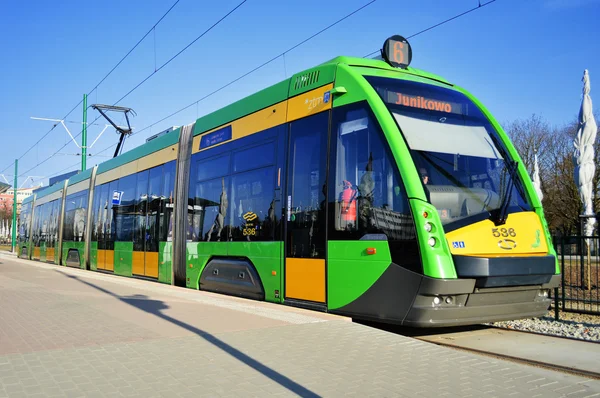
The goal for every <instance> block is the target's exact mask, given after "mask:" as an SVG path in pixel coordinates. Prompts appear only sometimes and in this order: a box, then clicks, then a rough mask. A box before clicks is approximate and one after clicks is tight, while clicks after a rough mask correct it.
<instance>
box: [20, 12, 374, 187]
mask: <svg viewBox="0 0 600 398" xmlns="http://www.w3.org/2000/svg"><path fill="white" fill-rule="evenodd" d="M246 1H248V0H243V1H242V2H240V3H239V4H238V5H237V6H235V7H234V8H233V9H232V10H230V11H229V12H228V13H227V14H225V15H224V16H223V17H221V18H220V19H219V20H218V21H217V22H215V23H214V24H213V25H211V26H210V27H209V28H208V29H206V30H205V31H204V32H202V33H201V34H200V35H199V36H198V37H196V38H195V39H194V40H192V42H190V43H189V44H188V45H186V46H185V47H184V48H183V49H182V50H181V51H179V52H178V53H177V54H175V55H174V56H172V57H171V58H169V60H168V61H166V62H165V63H163V64H162V65H161V66H160V67H159V68H158V69H157V70H155V71H154V72H152V73H151V74H150V75H148V76H147V77H146V78H145V79H144V80H142V81H141V82H140V83H138V84H137V85H136V86H135V87H134V88H133V89H131V90H129V92H127V94H125V95H124V96H123V97H121V98H120V99H119V100H117V101H116V102H115V103H114V104H113V105H116V104H117V103H119V101H122V100H123V99H125V98H126V97H127V96H129V95H130V94H131V93H132V92H134V91H135V90H136V89H138V88H139V87H140V86H141V85H142V84H144V83H145V82H146V81H147V80H148V79H150V78H151V77H152V76H154V75H155V74H156V73H157V72H158V71H160V70H161V69H163V68H164V67H165V66H167V65H168V64H169V63H171V62H172V61H173V60H174V59H175V58H177V57H178V56H179V55H181V54H182V53H183V52H184V51H185V50H187V49H188V48H189V47H190V46H191V45H193V44H194V43H195V42H197V41H198V40H199V39H200V38H201V37H203V36H204V35H206V34H207V33H208V32H210V31H211V30H212V29H213V28H215V27H216V26H217V25H218V24H220V23H221V22H222V21H223V20H225V19H226V18H227V17H228V16H229V15H231V14H232V13H233V12H234V11H235V10H237V9H238V8H239V7H240V6H242V5H243V4H244V3H245V2H246ZM373 1H375V0H373ZM98 119H100V116H98V117H96V119H94V120H93V121H92V122H91V123H95V122H96V121H97V120H98ZM81 133H82V131H80V132H79V133H78V134H76V135H75V136H74V137H73V138H77V137H79V136H80V135H81ZM67 145H69V142H67V143H66V144H65V145H63V146H62V147H60V148H59V149H58V150H57V151H56V152H54V153H53V154H52V155H50V156H49V157H47V158H46V159H44V160H42V161H41V162H39V163H38V164H36V165H35V166H33V167H32V168H30V169H29V170H27V171H25V172H24V173H22V174H21V175H19V177H22V176H23V175H25V174H27V173H28V172H30V171H31V170H34V169H35V168H37V167H39V166H41V165H42V164H44V163H46V162H47V161H48V160H50V159H52V158H53V157H54V156H55V155H56V154H58V153H59V152H60V151H61V150H62V149H64V148H65V147H66V146H67ZM9 167H10V166H9Z"/></svg>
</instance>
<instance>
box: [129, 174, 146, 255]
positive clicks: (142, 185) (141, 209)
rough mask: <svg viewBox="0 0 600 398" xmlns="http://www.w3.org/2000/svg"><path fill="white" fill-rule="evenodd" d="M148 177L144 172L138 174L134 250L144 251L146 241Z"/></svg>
mask: <svg viewBox="0 0 600 398" xmlns="http://www.w3.org/2000/svg"><path fill="white" fill-rule="evenodd" d="M148 175H149V171H148V170H144V171H141V172H139V173H137V174H136V190H135V199H134V212H135V215H134V217H133V221H134V229H133V250H134V251H144V250H145V241H146V238H147V237H146V213H147V210H148Z"/></svg>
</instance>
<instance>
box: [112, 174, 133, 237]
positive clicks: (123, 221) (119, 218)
mask: <svg viewBox="0 0 600 398" xmlns="http://www.w3.org/2000/svg"><path fill="white" fill-rule="evenodd" d="M136 186H137V184H136V175H135V174H132V175H129V176H127V177H124V178H121V179H120V180H119V188H118V189H119V191H121V192H123V194H122V195H121V203H120V204H119V205H113V208H114V209H115V214H116V220H115V223H116V234H117V236H116V240H117V241H118V242H133V229H134V219H135V195H136Z"/></svg>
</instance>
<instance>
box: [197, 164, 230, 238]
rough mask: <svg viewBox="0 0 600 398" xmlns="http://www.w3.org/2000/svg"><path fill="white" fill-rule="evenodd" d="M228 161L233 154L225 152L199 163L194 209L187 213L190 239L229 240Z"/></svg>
mask: <svg viewBox="0 0 600 398" xmlns="http://www.w3.org/2000/svg"><path fill="white" fill-rule="evenodd" d="M229 161H230V155H229V154H225V155H222V156H219V157H217V158H211V159H207V160H203V161H199V162H197V163H196V183H195V184H194V185H192V186H190V191H191V192H190V196H191V203H190V205H191V206H193V212H192V213H190V212H188V232H187V240H188V241H192V242H198V241H210V242H221V241H222V242H224V241H227V240H229V228H228V226H227V224H228V221H229V220H228V219H227V218H228V217H227V213H228V209H229V205H230V204H229V200H230V199H229V198H230V192H229V183H230V178H229V176H228V174H229V163H230V162H229ZM215 177H216V178H215ZM192 190H193V191H192Z"/></svg>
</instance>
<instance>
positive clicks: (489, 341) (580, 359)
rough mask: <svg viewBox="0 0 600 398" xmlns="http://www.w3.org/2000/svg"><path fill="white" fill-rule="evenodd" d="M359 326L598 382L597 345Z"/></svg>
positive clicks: (491, 332)
mask: <svg viewBox="0 0 600 398" xmlns="http://www.w3.org/2000/svg"><path fill="white" fill-rule="evenodd" d="M361 323H362V322H361ZM362 324H364V325H366V326H369V327H375V328H378V329H381V330H385V331H387V332H390V333H396V334H401V335H403V336H406V337H412V338H415V339H417V340H420V341H424V342H427V343H432V344H436V345H439V346H443V347H447V348H452V349H455V350H458V351H463V352H470V353H473V354H477V355H485V356H489V357H494V358H498V359H502V360H506V361H511V362H516V363H521V364H524V365H529V366H534V367H539V368H544V369H548V370H553V371H556V372H560V373H565V374H571V375H576V376H580V377H585V378H589V379H593V380H600V362H598V358H600V344H598V343H597V342H591V341H585V340H580V339H574V338H569V337H563V336H554V335H545V334H539V333H535V332H530V331H520V330H512V329H506V328H502V327H497V326H491V325H474V326H463V327H452V328H440V329H415V328H407V327H399V326H391V325H381V324H376V323H362Z"/></svg>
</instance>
